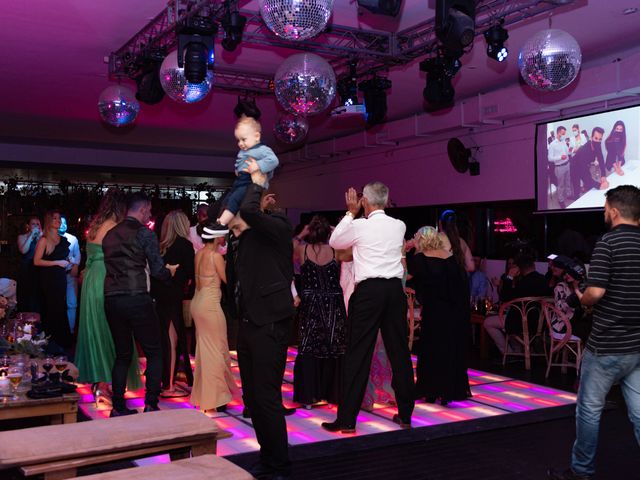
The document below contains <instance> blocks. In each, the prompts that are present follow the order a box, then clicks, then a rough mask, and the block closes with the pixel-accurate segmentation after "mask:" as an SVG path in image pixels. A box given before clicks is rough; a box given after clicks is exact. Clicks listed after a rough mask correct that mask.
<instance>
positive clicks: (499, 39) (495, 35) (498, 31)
mask: <svg viewBox="0 0 640 480" xmlns="http://www.w3.org/2000/svg"><path fill="white" fill-rule="evenodd" d="M503 23H504V20H501V21H500V24H498V25H494V26H493V27H491V28H490V29H489V30H487V31H485V32H484V38H485V39H486V40H487V55H488V56H489V58H493V59H494V60H497V61H498V62H504V61H505V60H506V59H507V56H508V55H509V50H507V47H505V46H504V42H506V41H507V39H508V38H509V32H507V30H505V29H504V27H503V26H502V24H503Z"/></svg>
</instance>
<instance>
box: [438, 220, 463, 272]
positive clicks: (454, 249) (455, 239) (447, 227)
mask: <svg viewBox="0 0 640 480" xmlns="http://www.w3.org/2000/svg"><path fill="white" fill-rule="evenodd" d="M440 226H441V227H442V231H443V232H444V233H445V234H446V235H447V238H448V239H449V242H450V243H451V253H453V256H454V257H455V259H456V262H457V263H458V265H460V267H461V268H463V269H464V268H465V261H464V252H463V251H462V243H461V242H460V232H459V231H458V225H456V212H454V211H453V210H445V211H444V212H443V213H442V215H441V216H440Z"/></svg>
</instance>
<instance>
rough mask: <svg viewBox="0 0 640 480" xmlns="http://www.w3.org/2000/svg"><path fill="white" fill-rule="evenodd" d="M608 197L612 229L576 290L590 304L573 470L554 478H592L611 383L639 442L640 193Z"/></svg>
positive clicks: (626, 188)
mask: <svg viewBox="0 0 640 480" xmlns="http://www.w3.org/2000/svg"><path fill="white" fill-rule="evenodd" d="M606 196H607V200H606V201H605V205H604V218H605V222H606V223H607V225H608V226H609V227H610V231H609V232H608V233H606V234H604V235H603V236H602V238H601V239H600V240H599V241H598V243H596V246H595V248H594V250H593V255H592V257H591V266H590V269H589V274H588V279H587V289H586V291H585V292H584V294H582V293H580V291H579V290H576V295H577V296H578V297H579V298H580V301H581V302H582V304H583V305H587V306H592V305H593V306H594V308H593V329H592V331H591V335H590V337H589V340H588V341H587V348H586V351H585V354H584V356H583V358H582V366H581V372H580V390H579V392H578V401H577V407H576V441H575V443H574V444H573V453H572V456H571V468H570V469H569V470H566V471H565V472H564V473H559V472H555V471H553V470H550V471H549V478H550V479H554V480H571V479H573V480H576V479H578V480H579V479H582V480H584V479H590V478H593V475H594V473H595V455H596V450H597V447H598V430H599V427H600V416H601V414H602V410H603V408H604V404H605V399H606V396H607V393H609V390H610V389H611V387H612V386H613V384H614V383H619V384H620V388H621V389H622V393H623V394H624V398H625V400H626V402H627V409H628V413H629V418H630V419H631V422H632V423H633V426H634V431H635V435H636V439H637V440H638V443H640V226H639V224H640V189H638V188H636V187H634V186H631V185H622V186H620V187H617V188H614V189H612V190H609V191H608V192H607V194H606ZM631 477H633V474H631V475H630V476H629V477H628V478H631Z"/></svg>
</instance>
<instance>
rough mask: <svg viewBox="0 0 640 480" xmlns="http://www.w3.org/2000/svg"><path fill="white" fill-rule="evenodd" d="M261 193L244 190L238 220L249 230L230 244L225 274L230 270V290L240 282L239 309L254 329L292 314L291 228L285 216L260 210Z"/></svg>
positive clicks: (253, 187)
mask: <svg viewBox="0 0 640 480" xmlns="http://www.w3.org/2000/svg"><path fill="white" fill-rule="evenodd" d="M263 190H264V189H263V188H262V187H261V186H259V185H256V184H252V185H250V186H249V188H248V189H247V193H246V196H245V198H244V200H243V202H242V206H241V207H240V216H241V217H242V219H243V220H244V221H245V222H247V224H248V225H249V226H250V227H251V228H249V229H247V230H245V231H244V232H243V233H242V235H240V237H239V239H238V241H237V244H235V245H234V243H235V242H233V241H232V242H229V243H230V246H231V247H232V248H231V251H230V252H229V255H228V259H227V265H228V266H230V267H231V269H228V271H229V270H232V271H230V272H229V280H230V281H229V286H230V287H234V286H235V282H236V281H239V282H240V290H241V292H242V301H241V303H242V305H241V309H242V311H243V313H244V317H245V318H246V319H247V320H249V321H250V322H251V323H254V324H255V325H266V324H268V323H273V322H277V321H280V320H284V319H286V318H289V317H291V316H293V314H294V312H295V310H294V307H293V296H292V295H291V281H292V280H293V243H292V241H291V237H292V233H293V228H292V226H291V223H290V222H289V220H288V219H287V217H285V216H284V215H282V214H279V213H274V214H271V215H268V214H266V213H264V212H262V211H261V210H260V198H261V196H262V192H263ZM234 246H235V248H233V247H234ZM234 250H235V251H234ZM234 257H235V261H234ZM234 264H235V265H234ZM234 266H235V268H233V267H234ZM230 293H232V292H230ZM231 298H233V296H232V297H231Z"/></svg>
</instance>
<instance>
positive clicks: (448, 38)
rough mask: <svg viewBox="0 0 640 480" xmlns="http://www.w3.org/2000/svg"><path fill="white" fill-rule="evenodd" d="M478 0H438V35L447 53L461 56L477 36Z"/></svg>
mask: <svg viewBox="0 0 640 480" xmlns="http://www.w3.org/2000/svg"><path fill="white" fill-rule="evenodd" d="M475 16H476V2H475V1H474V0H437V1H436V17H435V18H436V37H438V39H439V40H440V42H442V46H443V47H444V50H445V53H447V54H448V55H451V56H455V57H460V56H461V55H462V53H463V51H464V49H465V48H466V47H468V46H469V45H471V44H472V43H473V38H474V37H475Z"/></svg>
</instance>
